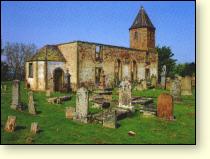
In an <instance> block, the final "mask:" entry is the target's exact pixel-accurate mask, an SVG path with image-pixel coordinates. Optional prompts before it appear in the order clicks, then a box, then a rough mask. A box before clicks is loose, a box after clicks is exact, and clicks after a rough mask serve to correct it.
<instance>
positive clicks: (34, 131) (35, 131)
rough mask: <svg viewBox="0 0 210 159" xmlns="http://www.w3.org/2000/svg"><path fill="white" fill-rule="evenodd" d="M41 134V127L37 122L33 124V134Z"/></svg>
mask: <svg viewBox="0 0 210 159" xmlns="http://www.w3.org/2000/svg"><path fill="white" fill-rule="evenodd" d="M38 132H39V126H38V123H37V122H33V123H31V133H33V134H36V133H38Z"/></svg>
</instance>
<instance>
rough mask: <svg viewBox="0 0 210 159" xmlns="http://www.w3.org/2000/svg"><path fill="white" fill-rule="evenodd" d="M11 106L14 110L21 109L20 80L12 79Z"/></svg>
mask: <svg viewBox="0 0 210 159" xmlns="http://www.w3.org/2000/svg"><path fill="white" fill-rule="evenodd" d="M11 108H12V109H15V110H22V107H21V103H20V81H19V80H14V81H13V85H12V104H11Z"/></svg>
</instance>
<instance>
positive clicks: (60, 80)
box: [26, 8, 158, 91]
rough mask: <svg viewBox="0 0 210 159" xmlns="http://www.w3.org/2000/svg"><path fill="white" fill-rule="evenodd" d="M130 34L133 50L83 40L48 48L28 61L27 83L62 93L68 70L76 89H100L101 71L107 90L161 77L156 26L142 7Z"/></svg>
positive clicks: (43, 89) (34, 87) (32, 86)
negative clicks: (124, 84) (125, 79)
mask: <svg viewBox="0 0 210 159" xmlns="http://www.w3.org/2000/svg"><path fill="white" fill-rule="evenodd" d="M129 32H130V48H126V47H120V46H113V45H105V44H99V43H91V42H84V41H73V42H69V43H62V44H57V45H46V46H44V47H43V48H41V49H40V50H39V51H38V52H37V54H35V55H34V56H33V57H32V58H31V59H30V60H28V61H27V62H26V81H27V83H28V84H29V85H30V88H31V89H32V90H40V91H45V90H47V89H52V90H54V91H61V90H62V87H64V82H65V79H64V77H65V73H66V72H67V70H68V71H69V73H70V75H71V87H72V89H73V90H77V88H78V87H80V86H81V85H85V86H91V87H92V86H93V87H97V86H98V84H99V79H100V75H101V72H104V75H105V84H106V87H112V86H114V85H116V84H119V82H120V81H122V80H123V79H124V78H128V79H129V80H131V81H137V80H141V79H151V77H152V76H156V77H158V74H157V72H158V54H157V52H156V50H155V27H154V26H153V24H152V23H151V21H150V19H149V17H148V15H147V14H146V12H145V10H144V9H143V8H141V10H140V11H139V13H138V15H137V17H136V18H135V20H134V23H133V24H132V26H131V27H130V29H129ZM29 65H30V66H31V67H30V66H29ZM156 79H157V78H156Z"/></svg>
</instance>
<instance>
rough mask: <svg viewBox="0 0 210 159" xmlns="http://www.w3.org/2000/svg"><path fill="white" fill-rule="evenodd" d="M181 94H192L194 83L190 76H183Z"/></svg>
mask: <svg viewBox="0 0 210 159" xmlns="http://www.w3.org/2000/svg"><path fill="white" fill-rule="evenodd" d="M181 95H186V96H190V95H192V83H191V77H190V76H186V77H183V78H182V80H181Z"/></svg>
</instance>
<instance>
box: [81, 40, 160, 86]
mask: <svg viewBox="0 0 210 159" xmlns="http://www.w3.org/2000/svg"><path fill="white" fill-rule="evenodd" d="M96 46H100V59H99V60H96ZM152 51H153V52H149V54H148V60H147V62H149V65H148V66H147V67H148V68H149V69H150V76H152V74H153V75H155V76H157V67H158V63H157V60H158V59H157V57H158V56H157V53H155V52H154V50H152ZM78 54H79V55H78V56H79V60H78V61H79V81H80V82H81V83H85V82H86V83H93V84H95V75H96V73H95V69H96V68H97V67H99V68H102V69H103V70H104V74H105V78H106V85H112V84H113V83H114V81H115V79H116V62H117V61H118V60H119V61H120V63H121V76H122V77H121V79H124V78H125V77H126V76H127V77H128V79H129V80H131V72H132V70H133V62H136V78H137V79H145V68H146V51H140V50H136V49H129V48H124V47H115V46H110V45H100V44H95V43H86V42H78Z"/></svg>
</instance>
